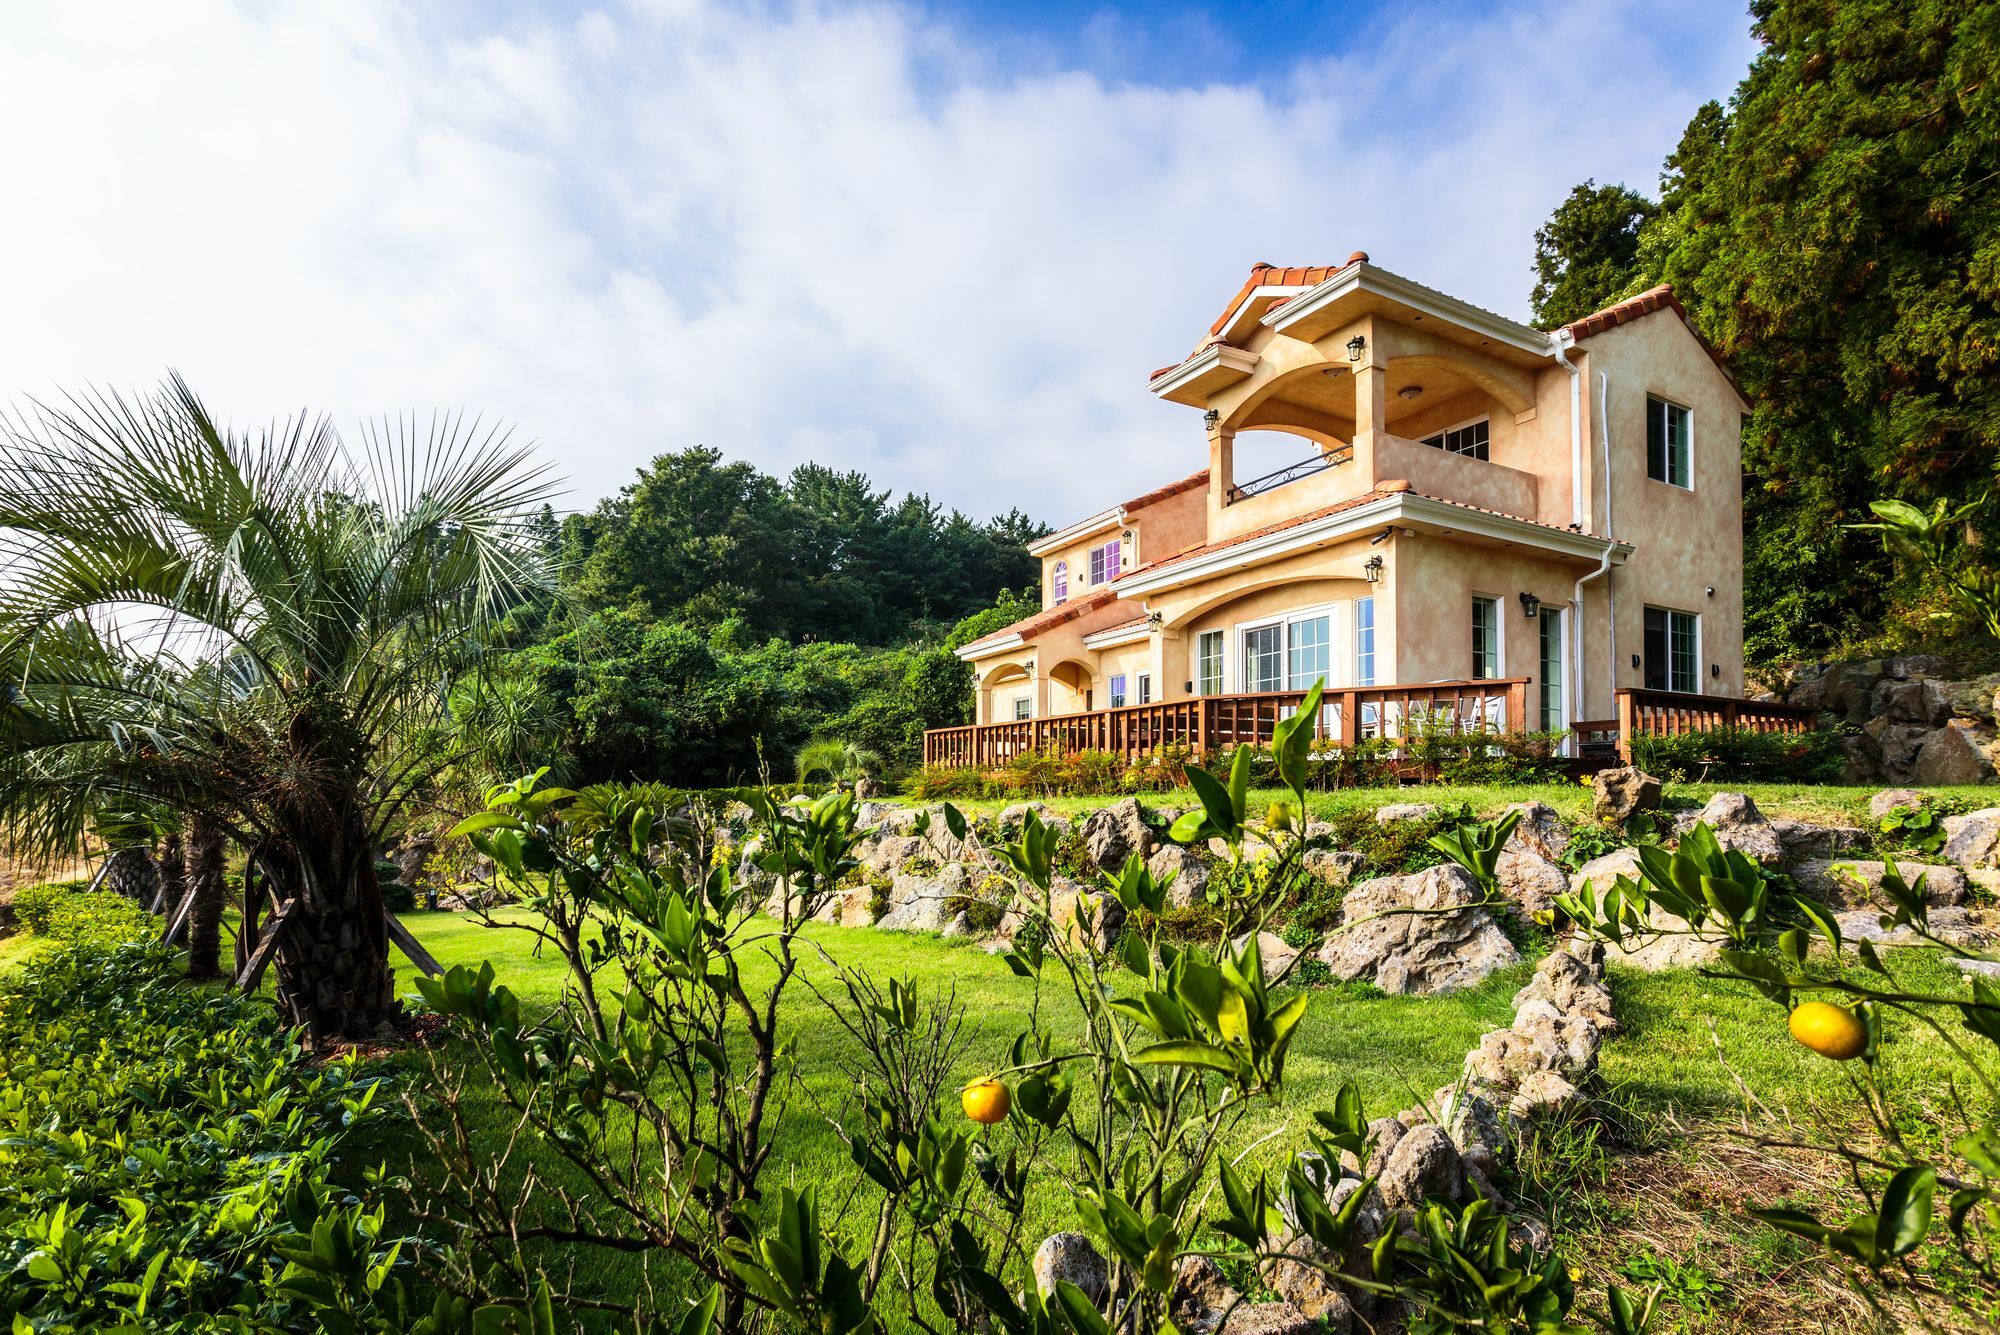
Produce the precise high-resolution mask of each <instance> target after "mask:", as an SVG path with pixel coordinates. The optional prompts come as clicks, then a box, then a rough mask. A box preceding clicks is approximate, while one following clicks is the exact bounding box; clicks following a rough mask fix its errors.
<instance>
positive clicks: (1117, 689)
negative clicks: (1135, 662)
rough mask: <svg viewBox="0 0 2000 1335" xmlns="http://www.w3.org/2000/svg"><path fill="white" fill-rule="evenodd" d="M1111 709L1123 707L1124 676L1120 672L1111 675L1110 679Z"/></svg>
mask: <svg viewBox="0 0 2000 1335" xmlns="http://www.w3.org/2000/svg"><path fill="white" fill-rule="evenodd" d="M1111 707H1112V708H1113V709H1123V708H1124V707H1125V674H1124V673H1122V672H1119V673H1115V674H1113V676H1112V678H1111Z"/></svg>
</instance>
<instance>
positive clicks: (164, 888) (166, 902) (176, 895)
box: [153, 830, 187, 920]
mask: <svg viewBox="0 0 2000 1335" xmlns="http://www.w3.org/2000/svg"><path fill="white" fill-rule="evenodd" d="M157 894H158V896H159V897H158V898H157V899H155V900H154V901H153V912H155V913H158V914H161V915H162V916H164V917H166V918H168V919H170V920H171V919H172V917H173V916H174V914H176V913H178V912H179V911H180V907H181V900H182V898H183V897H184V896H186V894H187V860H186V859H185V858H184V857H182V855H181V832H180V831H179V830H168V831H167V837H166V838H165V839H163V840H161V841H160V886H159V890H158V891H157Z"/></svg>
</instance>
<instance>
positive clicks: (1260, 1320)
mask: <svg viewBox="0 0 2000 1335" xmlns="http://www.w3.org/2000/svg"><path fill="white" fill-rule="evenodd" d="M1325 1329H1326V1328H1325V1327H1323V1326H1321V1325H1320V1323H1319V1322H1318V1321H1317V1320H1315V1319H1313V1318H1312V1317H1309V1316H1307V1315H1306V1314H1305V1313H1304V1312H1301V1311H1300V1310H1299V1309H1298V1308H1296V1307H1294V1306H1292V1305H1291V1304H1290V1303H1244V1304H1243V1305H1242V1306H1241V1307H1238V1308H1237V1309H1236V1310H1235V1312H1234V1313H1232V1314H1231V1315H1230V1317H1229V1319H1228V1320H1227V1321H1226V1322H1224V1323H1223V1324H1222V1325H1220V1326H1218V1327H1216V1328H1215V1335H1321V1332H1323V1331H1324V1330H1325ZM1334 1329H1335V1330H1344V1329H1346V1327H1345V1326H1335V1327H1334Z"/></svg>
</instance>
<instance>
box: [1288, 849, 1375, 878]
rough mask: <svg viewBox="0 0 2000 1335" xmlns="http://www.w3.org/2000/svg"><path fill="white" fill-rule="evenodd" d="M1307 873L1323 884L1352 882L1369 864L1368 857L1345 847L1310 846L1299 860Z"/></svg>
mask: <svg viewBox="0 0 2000 1335" xmlns="http://www.w3.org/2000/svg"><path fill="white" fill-rule="evenodd" d="M1299 865H1300V866H1301V867H1303V868H1305V871H1306V874H1307V875H1309V876H1314V877H1317V878H1318V879H1319V881H1320V883H1321V884H1322V885H1330V886H1335V887H1339V886H1343V885H1348V884H1351V883H1352V882H1353V880H1354V878H1355V876H1356V875H1358V874H1359V873H1360V871H1361V869H1362V868H1363V867H1365V866H1367V865H1368V859H1367V858H1365V857H1363V856H1362V855H1361V854H1359V853H1356V852H1354V851H1352V850H1350V849H1345V848H1309V849H1307V850H1306V852H1305V856H1304V857H1302V858H1301V859H1300V860H1299Z"/></svg>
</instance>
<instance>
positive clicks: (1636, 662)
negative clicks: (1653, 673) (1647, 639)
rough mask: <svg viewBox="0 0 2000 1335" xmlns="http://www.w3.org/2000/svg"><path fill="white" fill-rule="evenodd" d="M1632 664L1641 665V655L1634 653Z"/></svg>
mask: <svg viewBox="0 0 2000 1335" xmlns="http://www.w3.org/2000/svg"><path fill="white" fill-rule="evenodd" d="M1632 666H1633V667H1638V666H1639V655H1637V654H1633V655H1632Z"/></svg>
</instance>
